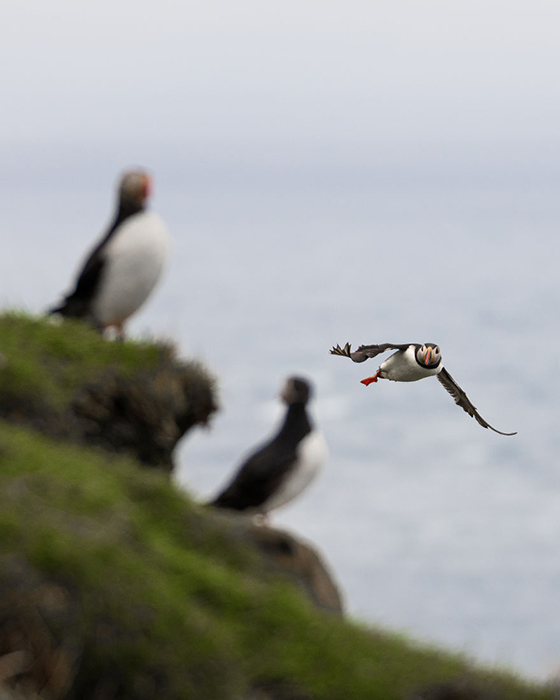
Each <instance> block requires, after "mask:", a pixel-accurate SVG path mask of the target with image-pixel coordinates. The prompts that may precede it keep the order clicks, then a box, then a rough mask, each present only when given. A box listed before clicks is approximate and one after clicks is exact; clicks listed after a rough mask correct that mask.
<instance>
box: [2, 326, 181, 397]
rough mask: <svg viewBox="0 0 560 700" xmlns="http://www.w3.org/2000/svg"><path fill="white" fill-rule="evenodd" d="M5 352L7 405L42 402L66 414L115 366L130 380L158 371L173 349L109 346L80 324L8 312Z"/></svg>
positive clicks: (153, 345) (144, 344)
mask: <svg viewBox="0 0 560 700" xmlns="http://www.w3.org/2000/svg"><path fill="white" fill-rule="evenodd" d="M0 352H2V353H3V354H4V356H5V357H6V358H9V362H8V363H6V366H5V367H4V368H3V369H2V373H1V376H2V382H1V383H0V395H1V396H2V398H3V399H4V400H5V399H7V398H11V399H18V400H20V401H22V400H25V399H29V400H34V399H37V397H41V399H42V401H43V402H45V403H46V404H48V405H49V406H50V407H51V408H52V409H53V410H56V411H62V410H64V408H66V407H67V405H68V404H69V402H71V401H72V399H73V398H74V397H75V395H76V393H77V392H78V391H79V390H80V389H81V388H82V387H83V386H84V385H85V384H87V383H88V382H91V381H92V380H93V379H95V378H96V377H98V376H99V374H100V373H101V372H103V371H106V370H107V369H110V368H114V367H118V368H119V371H120V372H122V373H123V374H124V375H128V376H132V375H133V374H136V373H140V372H145V371H153V370H154V369H156V367H157V366H158V363H159V362H161V360H162V358H163V357H166V356H169V355H170V354H171V353H172V348H171V347H170V346H167V345H162V344H157V343H152V342H140V343H139V342H136V341H135V342H124V343H118V342H107V341H106V340H104V339H103V337H102V336H101V335H100V334H99V333H96V332H95V331H93V330H92V329H91V328H90V327H89V326H88V325H87V324H85V323H83V322H82V321H79V320H75V319H68V320H65V321H64V322H61V321H60V320H59V319H58V318H56V317H52V318H44V317H42V318H37V317H34V316H30V315H26V314H22V313H16V312H8V313H3V314H1V315H0Z"/></svg>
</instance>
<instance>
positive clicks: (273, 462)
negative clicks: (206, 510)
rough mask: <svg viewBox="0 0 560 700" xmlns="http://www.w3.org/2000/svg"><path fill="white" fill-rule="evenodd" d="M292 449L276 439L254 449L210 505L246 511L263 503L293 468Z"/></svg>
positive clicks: (293, 455) (293, 450) (294, 452)
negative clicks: (280, 445) (260, 447)
mask: <svg viewBox="0 0 560 700" xmlns="http://www.w3.org/2000/svg"><path fill="white" fill-rule="evenodd" d="M296 459H297V455H296V451H295V449H290V448H287V447H284V448H282V449H279V445H278V444H277V443H276V441H274V440H273V441H272V442H269V443H268V444H267V445H265V446H264V447H263V448H262V449H260V450H258V451H257V452H255V453H254V454H253V455H251V457H249V458H248V459H247V461H246V462H245V463H244V464H243V465H242V466H241V468H240V469H239V471H238V472H237V474H236V475H235V477H234V478H233V481H232V482H231V483H230V484H229V486H228V487H227V488H226V489H225V490H224V491H222V493H220V495H219V496H217V498H215V499H214V500H213V501H212V502H211V503H210V505H213V506H216V507H218V508H231V509H232V510H246V509H247V508H258V507H259V506H261V505H263V503H265V502H266V501H267V500H268V499H269V498H270V497H271V496H272V495H273V494H274V493H275V492H276V490H277V489H278V488H280V485H281V483H282V481H283V480H284V478H285V477H286V476H287V475H288V473H289V472H290V471H291V469H292V468H293V466H294V464H295V462H296Z"/></svg>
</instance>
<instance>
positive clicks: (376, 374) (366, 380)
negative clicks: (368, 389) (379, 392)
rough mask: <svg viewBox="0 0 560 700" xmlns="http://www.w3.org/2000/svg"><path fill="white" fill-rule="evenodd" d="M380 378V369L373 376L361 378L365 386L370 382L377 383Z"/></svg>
mask: <svg viewBox="0 0 560 700" xmlns="http://www.w3.org/2000/svg"><path fill="white" fill-rule="evenodd" d="M378 378H379V370H377V372H376V373H375V374H374V375H373V377H366V378H365V379H362V380H361V382H360V383H361V384H365V386H369V385H370V384H373V383H375V382H376V381H377V380H378Z"/></svg>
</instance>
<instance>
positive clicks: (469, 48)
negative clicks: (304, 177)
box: [0, 0, 560, 170]
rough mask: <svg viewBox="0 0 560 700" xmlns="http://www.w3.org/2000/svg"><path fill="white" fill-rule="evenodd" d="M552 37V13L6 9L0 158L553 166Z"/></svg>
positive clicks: (412, 6) (539, 9) (242, 5)
mask: <svg viewBox="0 0 560 700" xmlns="http://www.w3.org/2000/svg"><path fill="white" fill-rule="evenodd" d="M559 26H560V6H559V5H558V4H557V3H554V2H552V1H550V2H543V1H536V2H530V3H529V2H507V1H505V0H504V1H497V0H488V1H485V2H483V1H481V0H480V1H470V2H468V3H466V2H464V3H449V2H444V1H439V0H438V1H434V0H431V1H428V2H422V3H419V2H417V1H412V0H409V1H403V0H400V1H399V2H393V3H386V2H383V3H381V2H365V1H363V2H355V1H354V2H328V1H327V2H325V1H316V0H311V1H310V0H307V1H306V0H303V1H301V0H298V2H293V1H288V2H281V3H274V4H271V3H262V2H248V1H247V0H242V1H241V2H236V3H231V2H222V1H214V2H212V1H210V2H208V1H207V0H205V1H204V2H169V1H164V2H158V3H153V2H129V1H128V0H125V1H117V2H114V1H111V2H107V1H105V0H102V1H101V2H96V3H88V4H87V5H86V4H83V3H76V2H69V1H61V0H58V1H57V2H54V3H44V2H39V1H38V0H31V1H30V2H27V3H16V2H11V3H9V5H7V4H4V6H3V20H2V25H1V27H0V63H1V65H2V66H4V74H3V78H2V82H1V86H2V87H1V89H2V103H3V108H2V112H1V116H0V120H1V124H2V129H1V133H0V148H1V151H2V152H4V154H8V156H9V159H10V160H11V158H12V157H13V158H14V160H15V161H16V163H17V167H18V168H20V167H21V160H22V158H23V159H24V160H27V159H28V158H29V157H30V156H31V155H32V154H35V157H40V155H41V153H42V150H43V149H45V148H46V149H47V151H48V154H49V156H50V157H51V158H52V151H53V150H54V151H56V150H57V149H58V150H59V152H60V155H61V157H65V156H64V153H66V151H68V150H69V151H70V152H71V154H72V153H73V154H74V155H80V154H81V156H82V157H83V158H87V156H88V154H96V157H99V154H100V152H103V149H108V150H109V151H111V152H113V153H114V148H117V149H119V152H118V156H119V158H121V160H127V156H128V154H129V153H130V156H131V157H129V158H128V160H132V161H134V160H138V159H134V158H133V157H132V154H133V153H139V154H140V156H142V155H143V152H145V153H146V156H149V155H150V154H151V153H152V152H153V151H154V150H157V151H158V152H159V153H160V154H161V153H162V152H164V151H165V152H166V153H167V154H168V155H172V156H175V157H176V156H177V155H178V151H177V149H181V151H182V153H181V155H182V156H184V158H185V160H188V159H189V158H191V159H203V160H208V161H218V162H219V161H229V160H233V161H234V162H236V163H241V164H245V165H246V164H247V163H248V162H251V161H256V162H259V163H265V164H267V165H271V166H272V165H274V164H276V165H277V166H280V167H282V166H283V164H286V163H287V164H288V165H289V164H293V163H302V162H305V161H306V160H318V161H319V162H330V161H334V162H353V161H358V162H361V161H364V160H365V161H366V162H367V161H368V160H371V159H374V158H378V157H380V154H383V157H384V158H385V157H387V158H394V159H397V160H398V161H399V162H400V161H403V160H404V161H411V162H413V161H415V160H420V161H422V160H423V159H424V158H425V157H426V155H425V154H426V153H429V154H431V156H430V157H433V158H436V159H444V160H445V159H447V158H449V157H451V158H456V157H457V153H459V152H461V153H463V154H466V156H467V157H468V158H474V161H475V163H476V162H478V161H479V160H480V159H482V160H483V161H484V159H485V158H497V159H498V160H499V159H500V158H502V157H505V158H506V160H510V161H513V162H516V161H518V160H519V159H521V160H522V161H528V160H531V158H532V157H533V156H534V155H535V150H534V149H537V152H538V154H539V158H541V160H544V161H545V162H546V163H548V164H551V163H555V162H556V159H557V156H558V154H559V152H560V143H559V139H558V123H559V120H560V91H559V90H558V66H559V65H560V42H558V28H559ZM6 69H7V70H6ZM30 148H31V151H30V150H29V149H30ZM35 148H37V150H36V151H34V149H35ZM76 149H79V152H78V153H76ZM473 149H474V150H473ZM551 149H552V151H551ZM517 154H518V156H517ZM45 157H47V155H45ZM70 157H71V156H70ZM3 160H6V155H5V156H4V159H3ZM6 167H7V165H6V163H4V168H6ZM4 168H3V169H4ZM8 170H9V168H8Z"/></svg>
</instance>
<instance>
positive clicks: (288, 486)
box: [263, 430, 329, 512]
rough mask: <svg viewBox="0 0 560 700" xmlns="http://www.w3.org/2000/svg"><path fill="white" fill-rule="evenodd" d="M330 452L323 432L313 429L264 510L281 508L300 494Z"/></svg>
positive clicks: (300, 444)
mask: <svg viewBox="0 0 560 700" xmlns="http://www.w3.org/2000/svg"><path fill="white" fill-rule="evenodd" d="M328 454H329V449H328V447H327V443H326V441H325V438H324V437H323V434H322V433H321V432H320V431H319V430H312V431H311V432H310V433H309V434H308V435H306V436H305V437H304V438H303V440H302V441H301V442H300V443H299V445H298V446H297V449H296V455H297V457H296V463H295V464H294V466H293V468H292V470H291V471H290V473H289V474H287V475H286V478H285V479H284V482H283V483H282V485H281V486H280V488H279V489H278V491H276V493H274V494H273V495H272V496H271V497H270V498H269V499H268V500H267V501H266V503H265V504H264V508H263V510H264V511H265V512H268V511H269V510H273V509H274V508H279V507H280V506H283V505H284V504H286V503H289V501H292V500H293V499H294V498H296V496H299V494H300V493H301V492H302V491H303V490H304V489H306V488H307V487H308V486H309V484H310V483H311V482H312V481H313V480H314V479H315V478H316V477H317V476H318V474H319V472H320V471H321V468H322V467H323V465H324V463H325V462H326V460H327V457H328Z"/></svg>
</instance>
